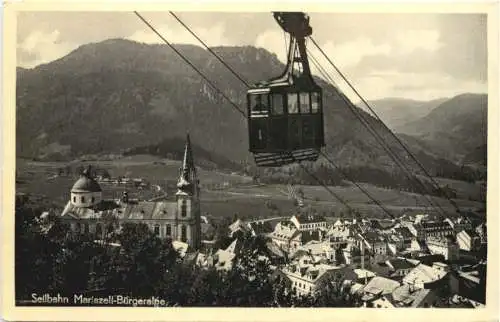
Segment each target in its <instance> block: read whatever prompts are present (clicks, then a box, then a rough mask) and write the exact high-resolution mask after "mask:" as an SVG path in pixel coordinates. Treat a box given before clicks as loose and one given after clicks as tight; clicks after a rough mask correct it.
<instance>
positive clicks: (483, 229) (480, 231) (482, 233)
mask: <svg viewBox="0 0 500 322" xmlns="http://www.w3.org/2000/svg"><path fill="white" fill-rule="evenodd" d="M474 230H475V231H476V233H477V234H478V235H479V237H480V238H481V243H483V244H485V243H486V242H487V240H488V238H487V234H486V223H484V222H483V223H481V224H479V225H478V226H477V227H476V229H474Z"/></svg>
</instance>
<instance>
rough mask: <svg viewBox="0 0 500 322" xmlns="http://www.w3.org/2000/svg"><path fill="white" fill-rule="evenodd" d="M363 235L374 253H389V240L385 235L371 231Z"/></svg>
mask: <svg viewBox="0 0 500 322" xmlns="http://www.w3.org/2000/svg"><path fill="white" fill-rule="evenodd" d="M362 237H363V238H364V240H365V241H366V244H367V246H368V248H369V249H370V250H371V251H372V253H373V254H377V255H386V254H387V242H386V240H385V238H384V236H382V235H380V234H379V233H377V232H374V231H369V232H367V233H365V234H364V235H363V236H362Z"/></svg>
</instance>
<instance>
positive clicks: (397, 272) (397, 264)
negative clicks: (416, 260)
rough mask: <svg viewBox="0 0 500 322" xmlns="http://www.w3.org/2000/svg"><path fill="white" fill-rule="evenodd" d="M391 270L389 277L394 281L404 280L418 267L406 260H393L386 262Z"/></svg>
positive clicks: (400, 258)
mask: <svg viewBox="0 0 500 322" xmlns="http://www.w3.org/2000/svg"><path fill="white" fill-rule="evenodd" d="M385 263H386V265H387V266H388V267H389V269H390V273H389V276H390V277H391V278H393V279H396V280H398V279H399V280H400V279H403V277H405V276H406V275H408V273H409V272H410V271H411V270H412V269H413V268H414V267H415V266H416V265H415V264H413V263H411V262H410V261H408V260H407V259H405V258H402V257H398V258H393V259H390V260H388V261H386V262H385Z"/></svg>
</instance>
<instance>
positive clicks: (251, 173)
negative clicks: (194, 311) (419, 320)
mask: <svg viewBox="0 0 500 322" xmlns="http://www.w3.org/2000/svg"><path fill="white" fill-rule="evenodd" d="M219 9H220V10H217V11H213V10H212V11H209V10H193V8H191V9H189V10H184V11H182V10H168V9H165V10H161V11H160V10H151V9H150V10H140V7H138V9H137V10H130V11H123V10H116V11H113V10H106V11H92V10H88V11H85V10H81V11H75V10H71V11H63V10H58V9H57V8H53V10H43V11H42V10H23V11H19V12H17V13H16V21H17V26H16V30H15V42H16V50H15V69H16V71H15V93H14V92H12V93H10V95H11V96H15V107H14V106H13V107H12V108H13V109H14V108H15V135H14V136H15V145H14V147H13V153H14V154H15V161H13V164H15V169H12V173H14V171H15V182H12V185H13V186H15V198H14V196H13V198H12V203H14V199H15V207H14V206H13V207H12V209H13V210H14V213H13V214H5V215H6V216H11V217H12V218H13V225H12V231H13V246H12V254H11V255H12V265H11V266H12V267H13V271H14V280H13V281H12V283H13V284H14V287H13V289H14V294H13V295H12V296H13V298H14V299H13V300H15V307H26V308H30V307H50V308H56V307H108V308H109V307H111V308H122V307H149V308H169V307H177V308H194V307H218V308H358V309H369V308H372V309H377V308H380V309H382V308H386V309H387V308H390V309H392V308H428V309H433V308H434V309H436V308H446V309H450V308H451V309H457V308H460V309H468V310H465V311H470V310H475V309H484V308H486V307H487V306H490V305H491V304H493V305H496V304H495V303H491V302H488V301H487V287H488V288H489V287H490V284H492V283H493V282H491V283H489V282H490V281H489V280H487V271H488V260H491V257H489V256H488V237H490V236H489V234H488V231H487V230H488V229H487V228H490V232H491V233H492V234H493V233H495V231H496V228H497V227H493V226H491V225H490V223H491V220H492V219H491V218H492V216H496V215H495V214H492V213H490V212H488V213H487V202H486V201H487V193H488V181H487V173H488V164H487V156H488V153H487V152H491V151H488V144H487V142H488V140H487V139H488V129H487V128H488V126H487V123H488V112H489V111H488V110H489V109H492V108H493V109H494V108H497V106H492V105H491V99H490V100H489V98H488V95H489V92H488V85H489V84H490V82H491V79H488V75H489V74H488V69H489V67H491V66H489V65H488V55H489V48H488V23H490V21H489V19H490V17H489V15H488V13H487V12H468V13H463V12H452V11H450V12H443V11H441V12H440V11H438V10H436V11H435V12H429V11H428V10H427V11H422V12H401V13H397V12H392V11H389V10H388V11H387V12H379V11H378V12H356V11H353V12H344V11H342V12H335V11H333V10H332V11H331V12H328V11H324V10H323V11H315V10H312V9H311V10H310V11H307V7H306V6H304V9H301V10H300V9H299V10H286V8H283V10H276V8H273V9H272V10H262V11H258V12H253V11H250V10H241V11H238V10H236V11H234V9H233V10H232V11H224V8H219ZM490 50H491V49H490ZM497 67H498V65H497ZM490 88H491V87H490ZM4 122H5V120H4ZM13 128H14V127H13ZM13 134H14V133H13ZM14 149H15V151H14ZM495 153H496V152H495ZM13 158H14V157H13ZM490 165H491V164H490ZM12 177H13V178H14V174H13V175H12ZM13 189H14V188H13ZM488 202H490V200H489V199H488ZM3 228H4V229H10V228H9V227H3ZM495 247H496V245H494V246H493V248H494V249H495ZM4 255H5V254H4ZM495 260H496V259H495ZM490 269H491V267H490ZM488 276H491V275H488ZM430 311H431V310H430ZM250 314H251V313H250ZM75 318H76V317H75Z"/></svg>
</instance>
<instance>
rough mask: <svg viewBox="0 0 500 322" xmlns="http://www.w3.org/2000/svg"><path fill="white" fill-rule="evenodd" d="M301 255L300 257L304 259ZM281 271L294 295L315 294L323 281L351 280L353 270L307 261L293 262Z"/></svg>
mask: <svg viewBox="0 0 500 322" xmlns="http://www.w3.org/2000/svg"><path fill="white" fill-rule="evenodd" d="M305 258H306V257H305V256H301V259H305ZM281 272H282V273H283V275H284V276H286V278H287V279H288V280H289V282H290V283H289V285H290V286H291V287H292V290H293V291H294V292H295V294H296V295H313V296H314V295H315V294H316V292H318V291H321V290H322V288H323V287H324V285H325V283H326V282H328V281H332V280H334V279H339V280H341V281H343V280H346V279H348V280H353V279H354V278H355V276H356V275H355V274H354V272H353V271H352V270H351V269H349V268H345V267H339V266H333V265H327V264H316V263H311V262H307V261H301V262H295V263H293V264H291V265H289V266H287V267H284V268H283V269H282V270H281Z"/></svg>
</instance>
